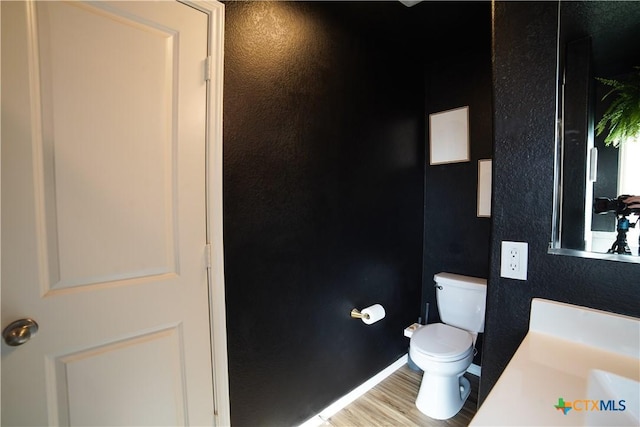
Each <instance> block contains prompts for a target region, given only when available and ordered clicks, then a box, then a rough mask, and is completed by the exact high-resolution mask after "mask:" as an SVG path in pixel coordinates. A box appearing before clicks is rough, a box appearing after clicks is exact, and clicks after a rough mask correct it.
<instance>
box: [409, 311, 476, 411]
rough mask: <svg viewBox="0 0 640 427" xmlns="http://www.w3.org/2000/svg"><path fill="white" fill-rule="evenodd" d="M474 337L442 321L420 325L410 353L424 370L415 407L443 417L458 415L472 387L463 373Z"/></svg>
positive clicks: (467, 364) (414, 336)
mask: <svg viewBox="0 0 640 427" xmlns="http://www.w3.org/2000/svg"><path fill="white" fill-rule="evenodd" d="M473 353H474V350H473V336H472V335H471V334H470V333H469V332H467V331H463V330H462V329H458V328H455V327H453V326H449V325H445V324H443V323H434V324H431V325H427V326H423V327H422V328H420V329H418V330H417V331H415V332H414V333H413V335H412V336H411V345H410V347H409V356H410V357H411V360H413V362H414V363H415V364H416V365H417V366H418V367H419V368H420V369H422V370H423V371H424V374H423V376H422V382H421V383H420V391H419V392H418V397H417V398H416V407H417V408H418V409H419V410H420V412H422V413H424V414H425V415H427V416H429V417H431V418H434V419H437V420H446V419H448V418H451V417H453V416H454V415H455V414H457V413H458V412H459V411H460V409H462V406H463V405H464V402H465V401H466V400H467V397H469V393H470V392H471V387H470V384H469V381H468V380H467V379H466V378H464V377H463V376H462V375H463V374H464V373H465V372H466V370H467V368H468V367H469V366H470V365H471V362H472V361H473Z"/></svg>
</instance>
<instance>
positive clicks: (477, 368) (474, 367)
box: [467, 363, 482, 377]
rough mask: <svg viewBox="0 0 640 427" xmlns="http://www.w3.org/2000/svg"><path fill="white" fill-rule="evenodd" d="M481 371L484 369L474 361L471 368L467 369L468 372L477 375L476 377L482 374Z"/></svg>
mask: <svg viewBox="0 0 640 427" xmlns="http://www.w3.org/2000/svg"><path fill="white" fill-rule="evenodd" d="M481 371H482V369H481V368H480V366H478V365H476V364H475V363H472V364H471V366H469V368H468V369H467V372H469V373H470V374H471V375H475V376H476V377H479V376H480V372H481Z"/></svg>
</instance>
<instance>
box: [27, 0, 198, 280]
mask: <svg viewBox="0 0 640 427" xmlns="http://www.w3.org/2000/svg"><path fill="white" fill-rule="evenodd" d="M139 21H140V18H138V17H122V16H120V15H118V14H116V13H110V12H105V11H103V10H100V9H96V8H92V7H83V6H82V5H77V4H64V3H48V2H38V3H36V24H37V25H36V27H35V29H36V32H37V42H38V43H37V52H35V54H36V56H37V58H38V59H39V67H38V68H36V67H35V65H37V64H35V61H33V63H32V69H31V70H30V72H31V73H33V74H34V75H35V76H36V77H34V78H38V79H39V81H40V82H41V90H40V93H41V94H42V109H41V112H42V126H41V127H40V128H41V130H42V135H40V138H39V139H40V141H38V142H39V143H41V144H42V146H41V147H39V148H40V151H41V152H42V153H43V154H45V153H46V157H45V158H43V165H42V168H43V172H44V175H45V176H49V177H51V182H52V185H49V186H48V187H45V188H41V189H40V192H39V194H37V195H36V197H39V198H40V199H41V200H42V206H43V211H42V212H40V214H41V215H42V216H43V218H41V219H40V221H41V222H42V223H43V224H46V226H45V232H46V236H39V238H40V240H41V242H43V243H44V241H46V243H47V244H42V243H41V244H40V247H42V248H43V250H45V251H46V253H45V254H44V255H43V258H44V259H45V260H48V263H49V265H48V270H49V277H48V281H47V282H46V283H45V284H44V287H45V289H47V290H49V289H61V288H67V287H73V286H86V285H89V284H95V283H109V282H114V281H119V280H126V279H132V278H141V277H149V276H156V275H162V274H169V273H172V274H174V275H175V274H176V266H177V264H178V260H177V259H176V258H177V252H176V250H175V244H174V243H175V238H176V236H175V231H176V230H177V228H178V227H177V223H176V221H177V218H176V215H177V205H176V192H175V185H176V171H175V165H176V154H177V141H176V138H177V134H176V133H175V130H176V128H177V124H178V116H177V107H178V106H177V93H176V91H177V85H178V82H177V80H176V78H175V77H177V76H176V74H177V71H178V68H177V67H178V58H177V54H178V52H177V50H178V46H177V45H176V44H177V32H176V31H174V30H170V29H169V28H164V29H159V28H157V27H158V24H157V23H146V22H142V23H141V22H139ZM70 29H73V30H70ZM78 32H81V33H82V34H83V37H78ZM97 52H98V55H96V53H97ZM96 56H97V58H95V57H96ZM89 58H92V60H88V59H89ZM93 58H95V60H93ZM198 59H199V60H201V58H198ZM123 64H127V66H126V67H125V66H123ZM151 71H153V72H151ZM32 97H35V98H37V92H34V93H32ZM37 102H38V100H37V99H32V103H37ZM77 156H80V157H81V158H82V161H81V162H76V158H77ZM43 193H44V194H43ZM79 260H81V261H79Z"/></svg>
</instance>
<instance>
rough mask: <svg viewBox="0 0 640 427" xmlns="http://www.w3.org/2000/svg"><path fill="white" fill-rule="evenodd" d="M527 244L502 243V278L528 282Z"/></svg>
mask: <svg viewBox="0 0 640 427" xmlns="http://www.w3.org/2000/svg"><path fill="white" fill-rule="evenodd" d="M528 251H529V244H528V243H527V242H508V241H503V242H502V253H501V259H500V276H502V277H506V278H508V279H517V280H527V258H528Z"/></svg>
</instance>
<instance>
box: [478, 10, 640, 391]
mask: <svg viewBox="0 0 640 427" xmlns="http://www.w3.org/2000/svg"><path fill="white" fill-rule="evenodd" d="M557 6H558V5H557V3H556V2H496V3H495V5H494V62H493V73H494V75H493V84H494V136H495V139H494V144H495V145H494V164H493V165H494V171H493V173H494V176H493V177H494V181H493V182H494V184H493V185H494V187H493V190H494V191H493V231H492V245H491V271H490V280H489V287H488V291H489V299H488V303H487V304H488V305H487V324H486V329H485V336H484V352H483V360H482V380H481V383H480V400H481V401H482V400H484V399H485V398H486V396H487V394H488V393H489V391H490V390H491V388H492V387H493V386H494V384H495V382H496V381H497V379H498V377H499V375H500V374H501V372H502V371H503V370H504V368H505V367H506V365H507V363H508V361H509V359H510V358H511V357H512V356H513V353H515V351H516V349H517V347H518V345H519V344H520V342H521V341H522V339H523V338H524V336H525V334H526V332H527V329H528V319H529V312H530V304H531V299H532V298H534V297H541V298H548V299H553V300H557V301H562V302H567V303H571V304H576V305H581V306H586V307H591V308H596V309H601V310H606V311H611V312H616V313H622V314H627V315H631V316H636V317H638V316H640V304H638V301H640V265H638V264H628V263H620V262H614V261H603V260H592V259H582V258H574V257H568V256H559V255H549V254H547V246H548V243H549V239H550V235H551V215H552V196H553V168H554V155H553V153H554V122H555V120H554V118H555V72H556V71H555V70H556V55H555V52H556V31H557ZM503 240H515V241H525V242H528V243H529V271H528V280H527V281H524V282H523V281H515V280H510V279H503V278H500V242H501V241H503Z"/></svg>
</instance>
